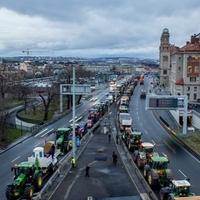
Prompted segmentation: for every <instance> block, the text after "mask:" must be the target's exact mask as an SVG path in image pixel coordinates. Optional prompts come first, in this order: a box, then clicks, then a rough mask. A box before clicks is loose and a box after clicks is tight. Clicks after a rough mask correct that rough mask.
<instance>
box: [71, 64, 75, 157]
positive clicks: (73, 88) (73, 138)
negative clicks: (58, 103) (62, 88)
mask: <svg viewBox="0 0 200 200" xmlns="http://www.w3.org/2000/svg"><path fill="white" fill-rule="evenodd" d="M72 67H73V86H72V90H73V94H72V97H73V98H72V100H73V106H72V107H73V108H72V112H73V117H72V118H73V136H72V140H73V149H72V151H73V158H74V159H75V160H76V135H75V106H76V105H75V77H76V74H75V65H74V64H73V65H72Z"/></svg>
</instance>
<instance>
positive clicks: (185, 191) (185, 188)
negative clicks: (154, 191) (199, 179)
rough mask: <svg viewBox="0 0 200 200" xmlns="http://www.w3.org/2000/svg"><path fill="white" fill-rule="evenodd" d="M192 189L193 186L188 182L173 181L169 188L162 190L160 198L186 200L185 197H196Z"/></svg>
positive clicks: (164, 199) (163, 199)
mask: <svg viewBox="0 0 200 200" xmlns="http://www.w3.org/2000/svg"><path fill="white" fill-rule="evenodd" d="M190 188H191V184H190V183H189V181H188V180H172V182H171V184H170V185H169V186H168V187H163V188H161V190H160V192H159V196H160V199H161V200H175V199H180V200H181V199H183V200H184V199H185V200H186V199H187V198H185V197H193V196H194V195H195V194H194V193H192V192H191V190H190ZM180 197H183V198H180Z"/></svg>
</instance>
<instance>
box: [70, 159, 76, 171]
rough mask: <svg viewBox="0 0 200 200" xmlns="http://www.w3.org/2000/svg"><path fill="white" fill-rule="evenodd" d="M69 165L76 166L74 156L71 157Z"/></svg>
mask: <svg viewBox="0 0 200 200" xmlns="http://www.w3.org/2000/svg"><path fill="white" fill-rule="evenodd" d="M71 165H72V168H75V167H76V160H75V158H74V157H72V158H71Z"/></svg>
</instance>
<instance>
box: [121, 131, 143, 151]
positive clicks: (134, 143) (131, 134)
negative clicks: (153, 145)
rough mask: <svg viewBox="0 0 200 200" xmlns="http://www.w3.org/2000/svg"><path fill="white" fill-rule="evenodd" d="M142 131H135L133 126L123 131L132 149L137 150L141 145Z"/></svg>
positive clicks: (124, 137)
mask: <svg viewBox="0 0 200 200" xmlns="http://www.w3.org/2000/svg"><path fill="white" fill-rule="evenodd" d="M141 136H142V133H141V132H139V131H133V130H132V129H131V128H129V129H126V130H125V131H124V133H123V139H124V141H125V143H126V145H127V147H128V149H129V150H130V151H134V150H137V149H138V148H139V146H140V145H141Z"/></svg>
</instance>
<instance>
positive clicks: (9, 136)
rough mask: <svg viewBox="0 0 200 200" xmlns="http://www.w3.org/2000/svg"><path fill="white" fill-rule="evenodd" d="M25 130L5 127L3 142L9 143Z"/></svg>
mask: <svg viewBox="0 0 200 200" xmlns="http://www.w3.org/2000/svg"><path fill="white" fill-rule="evenodd" d="M24 133H25V132H21V130H20V129H15V128H6V132H5V142H6V143H11V142H13V141H15V140H16V139H18V138H19V137H21V136H22V135H23V134H24Z"/></svg>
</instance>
